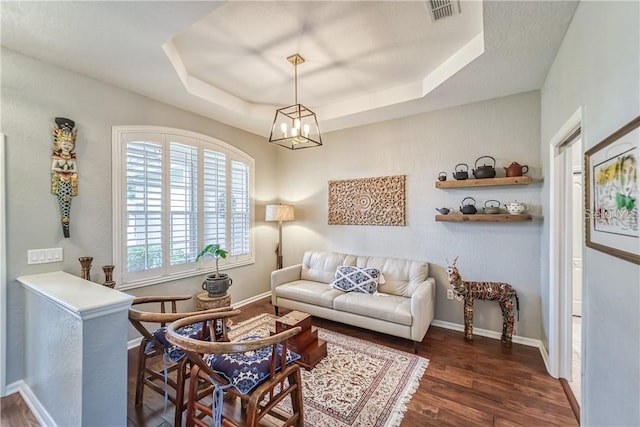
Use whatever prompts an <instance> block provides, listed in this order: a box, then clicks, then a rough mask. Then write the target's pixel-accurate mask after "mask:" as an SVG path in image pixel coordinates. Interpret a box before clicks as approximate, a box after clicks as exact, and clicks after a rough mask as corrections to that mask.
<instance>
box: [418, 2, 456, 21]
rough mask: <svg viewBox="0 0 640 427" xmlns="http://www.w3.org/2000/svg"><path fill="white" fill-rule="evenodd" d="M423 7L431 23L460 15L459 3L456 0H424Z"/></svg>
mask: <svg viewBox="0 0 640 427" xmlns="http://www.w3.org/2000/svg"><path fill="white" fill-rule="evenodd" d="M424 5H425V8H426V9H427V12H428V15H429V19H430V20H431V22H436V21H439V20H441V19H444V18H447V17H449V16H453V15H457V14H458V13H460V2H459V1H458V0H426V1H425V2H424Z"/></svg>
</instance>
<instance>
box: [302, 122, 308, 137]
mask: <svg viewBox="0 0 640 427" xmlns="http://www.w3.org/2000/svg"><path fill="white" fill-rule="evenodd" d="M302 129H303V130H304V133H303V135H304V137H305V138H309V124H305V125H304V126H303V128H302Z"/></svg>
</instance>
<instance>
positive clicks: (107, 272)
mask: <svg viewBox="0 0 640 427" xmlns="http://www.w3.org/2000/svg"><path fill="white" fill-rule="evenodd" d="M114 268H116V266H115V265H103V266H102V270H103V271H104V283H103V285H104V286H106V287H108V288H112V289H113V288H114V287H115V286H116V282H114V281H113V269H114Z"/></svg>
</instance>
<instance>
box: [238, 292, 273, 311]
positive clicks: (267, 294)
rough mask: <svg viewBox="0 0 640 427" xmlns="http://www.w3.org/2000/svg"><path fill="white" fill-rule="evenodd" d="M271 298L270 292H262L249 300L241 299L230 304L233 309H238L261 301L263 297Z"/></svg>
mask: <svg viewBox="0 0 640 427" xmlns="http://www.w3.org/2000/svg"><path fill="white" fill-rule="evenodd" d="M270 296H271V291H267V292H263V293H261V294H258V295H256V296H253V297H251V298H247V299H243V300H242V301H240V302H238V303H236V304H232V305H233V308H239V307H242V306H244V305H248V304H251V303H252V302H256V301H258V300H261V299H262V298H264V297H270Z"/></svg>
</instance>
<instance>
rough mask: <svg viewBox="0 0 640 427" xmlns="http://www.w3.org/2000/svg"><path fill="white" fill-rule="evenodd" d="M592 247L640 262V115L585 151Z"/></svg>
mask: <svg viewBox="0 0 640 427" xmlns="http://www.w3.org/2000/svg"><path fill="white" fill-rule="evenodd" d="M584 160H585V213H586V215H585V218H586V224H585V225H586V228H585V231H586V232H585V238H586V245H587V246H588V247H590V248H593V249H596V250H599V251H602V252H605V253H607V254H609V255H613V256H615V257H618V258H622V259H625V260H627V261H630V262H633V263H636V264H640V229H639V228H638V222H639V221H638V220H639V218H638V211H639V206H638V205H639V204H640V198H639V193H640V181H639V178H640V173H639V172H638V161H639V160H640V116H638V117H636V118H635V119H633V120H632V121H631V122H630V123H628V124H626V125H625V126H623V127H622V128H621V129H619V130H618V131H616V132H614V133H613V134H612V135H610V136H609V137H607V138H605V139H604V140H603V141H602V142H600V143H599V144H598V145H596V146H595V147H593V148H591V149H589V150H588V151H587V152H586V153H585V154H584Z"/></svg>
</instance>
